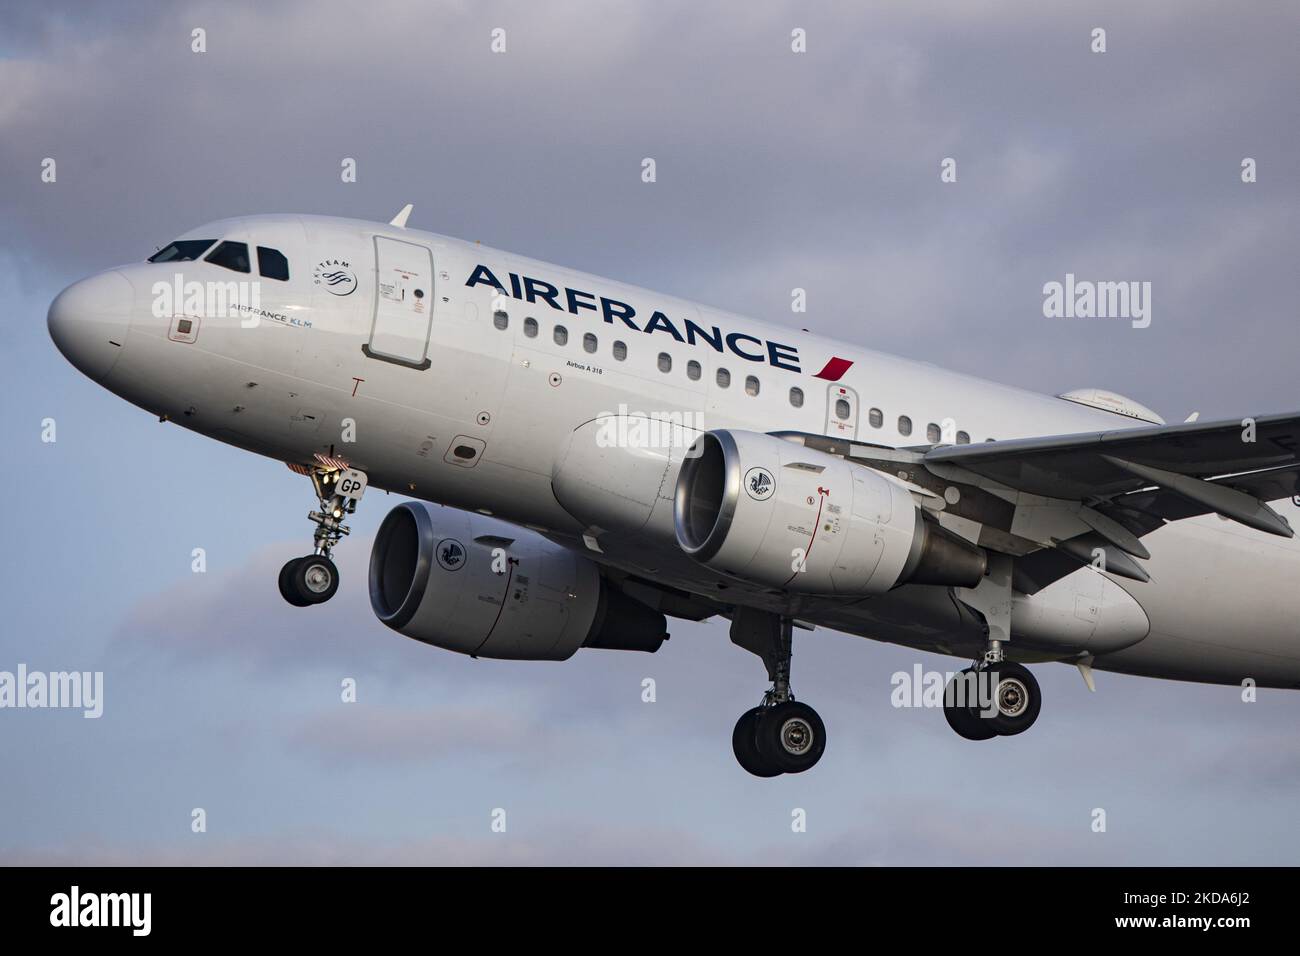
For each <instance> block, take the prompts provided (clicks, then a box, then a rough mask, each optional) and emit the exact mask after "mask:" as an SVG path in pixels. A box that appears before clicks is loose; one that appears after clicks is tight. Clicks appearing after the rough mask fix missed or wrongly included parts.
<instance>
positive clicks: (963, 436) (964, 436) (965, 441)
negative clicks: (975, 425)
mask: <svg viewBox="0 0 1300 956" xmlns="http://www.w3.org/2000/svg"><path fill="white" fill-rule="evenodd" d="M957 444H958V445H969V444H970V434H969V433H967V432H958V433H957Z"/></svg>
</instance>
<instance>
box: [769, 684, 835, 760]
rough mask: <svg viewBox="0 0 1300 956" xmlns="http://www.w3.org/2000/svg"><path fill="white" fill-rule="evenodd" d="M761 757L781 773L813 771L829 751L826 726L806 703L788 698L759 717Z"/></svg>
mask: <svg viewBox="0 0 1300 956" xmlns="http://www.w3.org/2000/svg"><path fill="white" fill-rule="evenodd" d="M757 743H758V753H759V756H760V757H762V758H763V760H764V761H765V762H766V763H767V764H768V765H770V766H772V767H775V768H777V769H778V770H779V771H780V772H781V773H803V772H804V771H805V770H811V769H812V767H813V765H814V764H816V763H817V761H818V760H820V759H821V756H822V754H823V753H824V752H825V750H826V725H825V724H823V723H822V719H821V718H820V717H819V716H817V711H815V710H813V709H812V708H811V707H809V706H808V705H807V704H801V703H799V702H798V701H794V700H787V701H785V702H784V703H781V704H777V705H775V706H774V707H770V708H768V709H767V710H766V712H764V713H763V714H762V715H761V716H760V717H759V719H758V733H757Z"/></svg>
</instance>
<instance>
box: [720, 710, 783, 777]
mask: <svg viewBox="0 0 1300 956" xmlns="http://www.w3.org/2000/svg"><path fill="white" fill-rule="evenodd" d="M766 710H767V708H765V707H755V708H754V709H753V710H747V711H745V712H744V713H743V714H741V715H740V719H739V720H738V721H736V729H735V730H733V731H732V732H731V749H732V751H733V752H734V753H735V754H736V762H737V763H739V764H740V765H741V767H743V768H744V769H745V770H747V771H748V772H749V773H752V774H753V775H754V776H755V777H775V776H778V775H780V773H781V771H780V770H778V769H777V768H776V767H773V766H771V765H770V764H769V763H768V761H767V759H766V758H765V757H763V755H762V754H760V753H759V752H758V726H759V722H760V721H761V720H762V717H763V713H764V712H765V711H766Z"/></svg>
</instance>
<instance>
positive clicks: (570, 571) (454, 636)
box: [370, 501, 668, 661]
mask: <svg viewBox="0 0 1300 956" xmlns="http://www.w3.org/2000/svg"><path fill="white" fill-rule="evenodd" d="M370 606H371V607H372V608H373V609H374V612H375V616H376V617H378V618H379V620H380V621H382V622H383V623H384V624H387V625H388V626H389V627H391V628H392V629H393V630H395V631H397V632H398V633H399V634H402V635H405V636H406V637H411V638H414V639H415V640H417V641H423V642H424V643H426V644H433V645H435V646H436V647H442V648H446V649H447V650H449V651H456V652H458V653H461V654H469V655H470V656H472V657H496V658H507V659H511V660H532V661H538V660H545V661H562V660H565V659H567V658H569V657H572V656H573V653H574V652H575V651H577V650H578V648H580V647H603V648H607V649H610V650H625V651H650V652H654V651H657V650H658V649H659V645H660V644H662V643H663V642H664V641H665V640H666V639H667V637H668V635H667V633H666V627H667V622H666V620H665V618H664V616H663V615H662V614H660V613H659V612H658V611H655V610H652V609H651V608H649V607H647V606H646V605H645V604H642V603H641V602H639V601H636V600H634V599H632V598H630V597H628V596H627V595H625V594H624V593H623V592H622V591H620V590H618V589H617V588H616V587H614V586H613V585H611V584H610V583H609V582H608V581H607V580H606V579H605V577H604V576H603V575H602V574H601V573H600V571H599V569H598V568H597V567H596V565H595V564H593V563H592V562H591V561H589V560H587V559H586V558H584V557H582V556H581V555H580V554H576V553H574V552H573V551H570V550H568V549H567V548H564V547H562V546H560V545H558V544H555V543H554V542H552V541H550V540H548V539H546V538H544V537H542V536H541V535H539V534H537V533H535V532H533V531H529V530H527V529H525V528H520V527H517V526H515V525H511V524H507V523H506V522H504V521H499V520H497V519H495V518H488V517H485V516H483V515H477V514H470V513H468V512H465V511H457V510H456V509H454V508H442V507H438V506H436V505H428V504H425V503H423V502H414V501H408V502H403V503H402V504H400V505H398V506H397V507H396V508H394V509H393V510H392V511H390V512H389V513H388V515H387V517H385V518H384V521H383V523H382V524H381V525H380V526H379V533H378V534H377V535H376V536H375V544H374V547H373V548H372V549H371V552H370Z"/></svg>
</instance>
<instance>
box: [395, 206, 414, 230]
mask: <svg viewBox="0 0 1300 956" xmlns="http://www.w3.org/2000/svg"><path fill="white" fill-rule="evenodd" d="M414 208H415V204H414V203H409V202H408V203H407V204H406V205H405V206H403V207H402V211H401V212H399V213H398V214H397V215H396V216H394V217H393V218H392V219H390V220H388V224H389V225H390V226H396V227H397V228H398V229H405V228H406V220H408V219H410V218H411V210H412V209H414Z"/></svg>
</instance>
